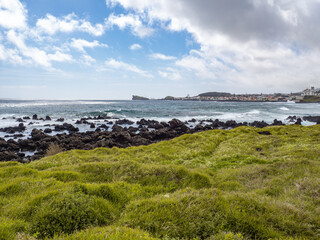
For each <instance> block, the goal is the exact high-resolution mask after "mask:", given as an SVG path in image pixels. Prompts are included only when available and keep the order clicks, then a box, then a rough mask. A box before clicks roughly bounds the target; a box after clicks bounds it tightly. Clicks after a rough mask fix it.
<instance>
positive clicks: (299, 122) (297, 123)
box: [294, 118, 302, 125]
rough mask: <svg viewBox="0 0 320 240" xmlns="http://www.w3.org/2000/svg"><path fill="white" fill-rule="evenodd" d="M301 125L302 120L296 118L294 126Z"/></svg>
mask: <svg viewBox="0 0 320 240" xmlns="http://www.w3.org/2000/svg"><path fill="white" fill-rule="evenodd" d="M301 123H302V119H301V118H297V121H296V122H295V123H294V124H296V125H301Z"/></svg>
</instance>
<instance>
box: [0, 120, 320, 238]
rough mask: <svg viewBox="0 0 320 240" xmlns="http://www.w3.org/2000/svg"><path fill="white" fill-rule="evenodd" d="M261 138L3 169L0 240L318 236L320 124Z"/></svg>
mask: <svg viewBox="0 0 320 240" xmlns="http://www.w3.org/2000/svg"><path fill="white" fill-rule="evenodd" d="M263 131H267V132H268V135H265V134H259V132H261V129H256V128H252V127H239V128H236V129H233V130H228V131H226V130H213V131H206V132H201V133H197V134H192V135H190V134H186V135H183V136H181V137H179V138H176V139H173V140H170V141H163V142H160V143H157V144H152V145H149V146H140V147H131V148H126V149H118V148H112V149H108V148H99V149H95V150H91V151H83V150H81V151H79V150H73V151H69V152H62V153H58V154H56V155H53V156H48V157H46V158H43V159H41V160H39V161H34V162H31V163H29V164H20V163H17V162H6V163H0V183H1V184H0V240H1V239H4V240H9V239H10V240H11V239H20V240H21V239H26V240H27V239H28V240H31V239H32V240H34V239H70V240H71V239H115V240H117V239H119V240H120V239H124V240H126V239H130V240H135V239H159V240H160V239H161V240H181V239H186V240H188V239H190V240H191V239H193V240H199V239H206V240H214V239H236V240H237V239H245V240H246V239H319V238H320V229H319V226H320V207H319V206H320V187H319V186H320V138H319V136H320V125H314V126H309V127H303V126H298V125H290V126H274V127H268V128H265V129H264V130H263ZM269 133H270V134H269Z"/></svg>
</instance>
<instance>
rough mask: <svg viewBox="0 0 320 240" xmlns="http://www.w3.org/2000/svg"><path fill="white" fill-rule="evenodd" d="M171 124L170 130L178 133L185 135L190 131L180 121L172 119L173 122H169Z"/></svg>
mask: <svg viewBox="0 0 320 240" xmlns="http://www.w3.org/2000/svg"><path fill="white" fill-rule="evenodd" d="M169 124H170V128H171V129H174V130H176V131H179V132H184V133H186V132H188V131H189V128H188V127H187V126H186V125H185V124H184V123H183V122H181V121H180V120H178V119H172V120H171V121H169Z"/></svg>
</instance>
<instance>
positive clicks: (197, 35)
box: [106, 0, 320, 91]
mask: <svg viewBox="0 0 320 240" xmlns="http://www.w3.org/2000/svg"><path fill="white" fill-rule="evenodd" d="M106 2H107V4H108V5H109V6H115V5H116V4H120V5H121V6H122V7H124V8H125V9H126V10H128V11H132V12H133V13H132V14H136V15H143V16H144V17H145V18H146V19H148V20H149V22H155V23H157V24H158V23H159V22H160V24H158V25H161V26H163V28H165V29H167V30H170V31H187V32H189V33H190V34H191V35H192V37H193V39H194V40H195V41H196V42H197V43H199V44H200V50H199V51H198V53H197V54H195V53H194V52H191V53H190V54H189V55H186V56H184V57H183V58H181V59H179V60H177V61H176V66H178V67H180V68H181V70H182V71H183V70H184V71H186V72H189V73H190V72H191V73H193V74H195V76H197V77H199V78H202V79H204V80H207V81H208V82H211V83H212V82H215V83H219V84H220V83H221V82H224V84H225V86H227V87H231V88H233V89H241V91H246V89H260V90H258V91H261V89H263V90H265V91H268V90H269V89H279V90H281V89H285V88H288V89H299V88H301V87H302V88H303V86H309V85H314V84H315V83H317V84H319V80H316V79H319V78H320V70H318V69H319V68H318V66H319V63H320V45H319V42H320V28H319V27H318V24H319V21H320V15H319V11H320V1H319V0H309V1H304V0H277V1H272V0H270V1H265V0H243V1H239V0H223V1H212V0H203V1H201V3H199V2H198V1H193V0H176V1H171V0H162V1H148V0H106ZM159 74H160V73H159ZM161 74H162V75H166V74H165V73H163V72H162V73H161ZM161 74H160V75H161ZM189 75H190V74H189ZM317 81H318V82H317ZM317 84H315V85H317ZM263 86H265V87H263Z"/></svg>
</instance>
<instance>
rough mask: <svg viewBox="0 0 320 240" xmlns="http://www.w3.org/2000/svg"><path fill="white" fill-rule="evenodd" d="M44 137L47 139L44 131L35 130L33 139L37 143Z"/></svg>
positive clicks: (32, 134) (32, 133) (32, 135)
mask: <svg viewBox="0 0 320 240" xmlns="http://www.w3.org/2000/svg"><path fill="white" fill-rule="evenodd" d="M44 137H46V135H45V134H44V133H43V132H42V130H38V129H36V128H35V129H33V130H32V132H31V138H32V140H33V141H35V142H36V141H39V140H41V139H42V138H44Z"/></svg>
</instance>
